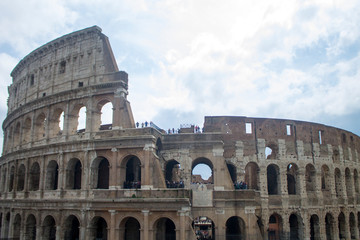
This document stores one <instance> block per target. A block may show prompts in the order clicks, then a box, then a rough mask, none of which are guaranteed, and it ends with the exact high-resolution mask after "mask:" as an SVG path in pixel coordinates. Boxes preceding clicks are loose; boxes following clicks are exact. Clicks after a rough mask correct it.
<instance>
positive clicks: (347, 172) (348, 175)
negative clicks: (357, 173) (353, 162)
mask: <svg viewBox="0 0 360 240" xmlns="http://www.w3.org/2000/svg"><path fill="white" fill-rule="evenodd" d="M345 186H346V195H347V197H348V198H349V197H352V195H353V186H352V177H351V172H350V169H349V168H345Z"/></svg>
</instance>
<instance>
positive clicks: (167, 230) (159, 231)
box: [154, 217, 176, 240]
mask: <svg viewBox="0 0 360 240" xmlns="http://www.w3.org/2000/svg"><path fill="white" fill-rule="evenodd" d="M175 229H176V227H175V224H174V222H173V221H172V220H171V219H170V218H166V217H162V218H159V219H158V220H156V221H155V223H154V239H156V240H176V232H175Z"/></svg>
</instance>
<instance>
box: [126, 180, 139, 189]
mask: <svg viewBox="0 0 360 240" xmlns="http://www.w3.org/2000/svg"><path fill="white" fill-rule="evenodd" d="M134 188H136V189H138V188H141V182H140V181H137V182H136V181H135V182H132V181H126V182H124V189H134Z"/></svg>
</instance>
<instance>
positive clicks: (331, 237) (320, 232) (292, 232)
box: [267, 212, 360, 240]
mask: <svg viewBox="0 0 360 240" xmlns="http://www.w3.org/2000/svg"><path fill="white" fill-rule="evenodd" d="M284 224H285V223H284V219H283V218H282V217H281V215H280V214H278V213H273V214H272V215H271V216H270V217H269V225H268V231H267V232H268V239H269V240H280V239H287V236H288V237H289V238H290V239H294V240H300V239H304V238H305V233H304V230H305V229H304V227H305V226H304V224H303V219H302V217H301V216H300V215H299V214H298V213H292V214H291V215H290V217H289V219H288V223H287V224H288V226H289V232H286V231H285V230H284ZM308 224H309V225H308V227H309V230H310V239H311V240H318V239H326V240H335V239H358V238H359V236H360V212H358V213H357V217H356V215H355V214H354V213H353V212H350V213H349V217H348V220H347V219H346V217H345V214H344V213H343V212H340V213H339V215H338V216H337V217H336V215H334V214H333V213H330V212H327V213H326V214H325V217H324V218H323V219H321V217H319V216H318V215H317V214H312V215H310V216H309V222H308ZM322 227H323V228H324V229H321V228H322ZM337 236H338V238H337Z"/></svg>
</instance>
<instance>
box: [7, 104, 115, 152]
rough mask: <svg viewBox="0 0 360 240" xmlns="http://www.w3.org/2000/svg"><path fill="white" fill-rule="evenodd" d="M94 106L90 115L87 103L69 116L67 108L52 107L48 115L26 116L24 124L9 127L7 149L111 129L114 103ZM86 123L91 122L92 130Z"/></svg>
mask: <svg viewBox="0 0 360 240" xmlns="http://www.w3.org/2000/svg"><path fill="white" fill-rule="evenodd" d="M95 106H96V107H95V109H94V110H92V111H87V109H88V107H87V106H86V103H77V104H74V106H72V107H71V110H70V111H68V112H67V111H66V109H67V106H63V104H62V105H61V106H57V107H53V108H52V109H50V110H49V111H48V112H45V111H39V112H38V113H35V114H28V115H25V116H24V117H23V118H22V119H21V120H17V121H14V123H13V124H11V125H10V126H9V127H7V130H6V131H5V141H4V149H5V150H6V149H10V148H11V147H16V146H19V145H22V144H26V143H29V142H31V141H40V140H42V139H46V138H54V137H58V136H61V135H64V134H68V135H73V134H76V133H78V132H82V131H85V129H89V131H90V130H91V131H99V130H107V129H111V126H112V121H113V104H112V102H111V99H108V98H104V99H101V100H99V101H98V102H97V104H96V105H95ZM90 114H91V116H90ZM87 119H91V125H92V126H90V124H89V122H87Z"/></svg>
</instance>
